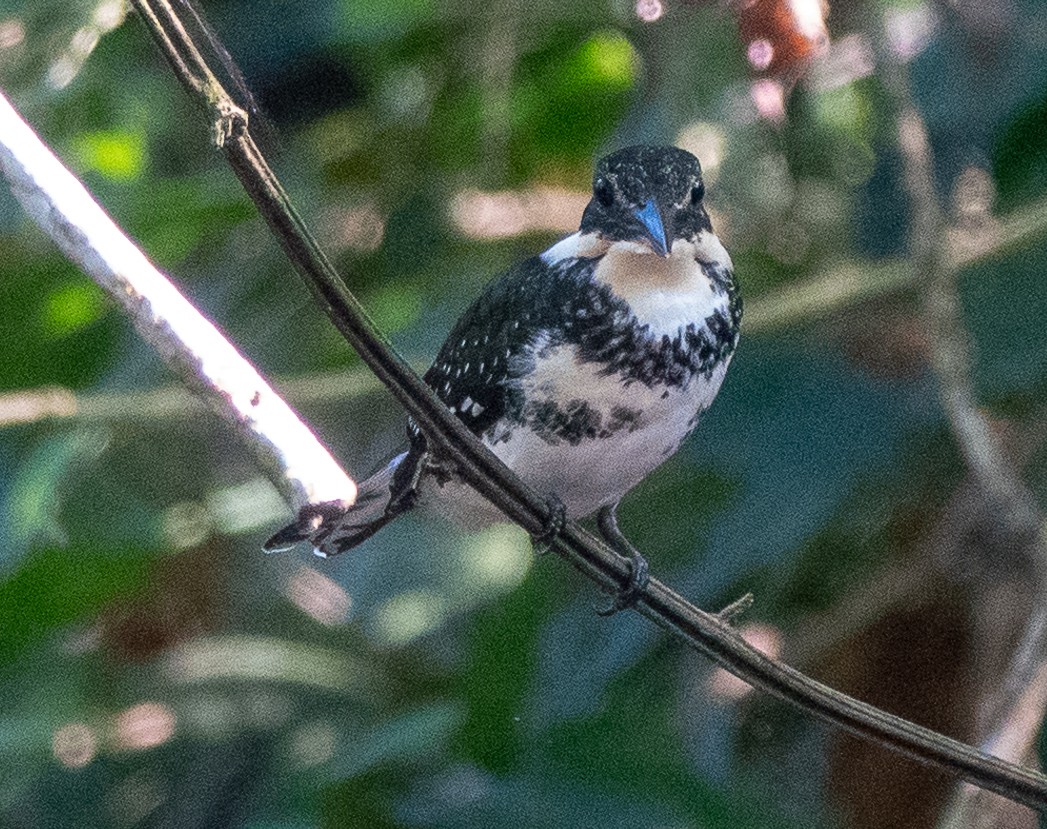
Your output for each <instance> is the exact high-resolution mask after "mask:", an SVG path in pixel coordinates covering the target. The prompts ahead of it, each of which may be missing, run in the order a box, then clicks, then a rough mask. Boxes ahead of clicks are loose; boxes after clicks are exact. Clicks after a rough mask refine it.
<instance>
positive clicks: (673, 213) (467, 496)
mask: <svg viewBox="0 0 1047 829" xmlns="http://www.w3.org/2000/svg"><path fill="white" fill-rule="evenodd" d="M704 197H705V185H704V183H703V181H702V172H701V166H700V165H699V163H698V159H697V158H695V157H694V156H693V155H691V154H690V153H688V152H686V151H684V150H681V149H678V148H676V147H657V146H635V147H627V148H626V149H622V150H618V151H617V152H614V153H611V154H610V155H608V156H607V157H605V158H603V159H601V160H600V161H599V162H598V163H597V165H596V171H595V175H594V177H593V196H592V200H591V201H590V202H589V204H588V206H587V207H586V208H585V212H584V213H583V214H582V221H581V226H580V228H579V230H578V232H577V233H574V234H572V235H570V236H568V237H567V238H566V239H564V240H562V241H561V242H558V243H557V244H555V245H553V246H552V247H551V248H549V249H548V250H546V251H545V252H544V253H542V254H541V255H539V256H536V257H533V258H531V259H527V260H526V261H524V262H521V263H519V264H517V265H516V266H515V267H513V268H511V269H510V270H509V271H508V272H507V273H505V274H503V275H502V276H500V277H499V278H498V279H495V280H494V281H493V282H491V283H490V284H489V285H488V286H487V288H486V290H485V291H484V292H483V294H481V295H480V297H479V298H478V299H477V300H476V301H475V302H474V303H473V304H472V306H471V307H470V308H469V309H468V310H467V311H466V312H465V313H464V314H463V315H462V317H461V318H460V319H459V320H458V323H457V324H456V325H455V327H454V329H453V330H452V331H451V334H450V335H449V336H448V338H447V340H446V342H445V343H444V345H443V347H442V348H441V349H440V352H439V355H438V356H437V358H436V361H435V362H434V363H433V365H432V367H431V368H430V369H429V370H428V371H427V372H426V374H425V378H424V379H425V382H426V383H427V384H428V385H429V386H430V388H432V389H433V391H434V392H435V393H436V394H437V396H438V397H439V398H440V400H441V401H443V402H444V403H445V404H446V405H447V406H448V407H449V408H450V409H451V410H452V411H453V412H455V413H456V414H457V416H458V417H459V418H460V419H461V420H462V421H463V422H464V423H465V424H466V425H468V427H469V428H470V430H471V431H472V432H473V433H474V434H476V435H477V436H478V437H480V438H481V440H482V441H483V442H484V443H485V444H486V445H487V446H488V447H490V449H491V450H492V451H493V452H494V453H495V454H496V455H497V456H498V457H499V458H501V459H502V460H503V461H504V462H505V463H506V464H507V465H508V466H509V467H510V468H511V469H512V470H513V471H514V472H516V474H517V475H519V476H520V477H521V478H522V479H523V480H524V481H525V482H526V483H527V484H529V485H530V486H531V487H533V488H534V489H535V490H536V491H537V492H539V493H542V494H545V495H546V496H548V497H550V499H551V502H552V503H556V504H559V505H562V512H563V513H564V514H565V515H566V516H567V517H570V518H584V517H586V516H589V515H592V514H593V513H599V520H598V526H599V529H600V531H601V533H602V534H603V535H604V537H605V538H607V540H608V541H610V542H611V543H612V545H613V546H615V547H616V548H617V549H619V550H620V551H621V552H623V553H624V554H626V555H630V556H631V557H632V560H633V563H634V568H633V581H634V586H636V587H639V586H640V585H642V583H643V581H644V580H645V578H646V572H645V571H646V565H645V562H643V560H642V558H639V556H638V554H636V553H635V550H634V549H633V548H632V547H631V546H629V545H628V542H626V541H625V539H624V537H623V536H622V535H621V533H619V532H618V528H617V522H616V519H615V509H616V507H617V505H618V502H619V501H620V500H621V499H622V497H623V496H624V495H625V494H626V493H627V492H628V491H629V490H630V489H632V488H633V487H634V486H636V484H638V483H639V482H640V481H642V480H643V479H644V478H645V477H646V476H647V475H649V474H650V473H651V472H652V471H653V470H654V469H655V468H656V467H658V466H659V465H660V464H661V463H662V462H663V461H665V460H666V458H668V457H669V456H670V455H672V454H673V453H674V452H676V450H677V449H678V448H679V446H680V444H681V442H682V441H683V440H684V438H686V437H687V436H688V435H689V434H690V432H691V430H692V429H694V427H695V425H696V424H697V422H698V419H699V417H700V416H701V414H702V413H703V412H704V411H705V410H706V409H708V408H709V406H710V405H711V404H712V402H713V399H714V398H715V397H716V393H717V392H718V391H719V390H720V384H721V383H722V382H723V379H724V374H725V373H726V371H727V366H728V364H729V363H730V361H731V356H732V355H733V353H734V350H735V346H736V345H737V343H738V327H739V323H740V322H741V316H742V301H741V296H740V294H739V292H738V287H737V285H736V283H735V281H734V276H733V269H732V265H731V259H730V257H729V256H728V254H727V251H726V250H724V247H723V245H721V244H720V240H719V239H718V238H717V237H716V234H714V233H713V230H712V225H711V223H710V221H709V215H708V213H707V212H706V210H705V205H704V201H703V200H704ZM408 433H409V436H410V438H411V448H410V449H409V450H408V451H406V452H404V453H403V454H400V455H397V456H396V457H394V458H393V459H392V460H390V461H389V463H388V464H386V465H385V466H384V468H383V469H381V471H379V472H378V473H376V474H375V475H373V476H371V477H370V478H368V479H367V480H366V481H364V482H363V483H362V484H361V485H360V492H359V497H358V499H357V502H356V503H355V504H354V505H353V506H351V507H350V508H349V509H348V510H341V511H336V512H334V513H332V512H330V511H325V510H324V509H323V508H322V506H321V508H318V509H316V510H312V511H309V510H303V512H302V513H301V514H300V516H299V520H298V521H297V522H296V523H294V524H292V525H291V526H289V527H287V528H285V529H284V530H282V531H281V532H279V533H277V534H276V535H274V536H273V537H272V538H271V539H270V540H269V541H268V542H267V544H266V549H268V550H276V549H283V548H285V547H288V546H291V545H292V544H294V543H296V542H298V541H309V542H310V543H312V545H313V548H314V551H315V552H316V553H317V554H318V555H321V556H328V555H335V554H337V553H342V552H345V551H346V550H349V549H351V548H352V547H355V546H356V545H357V544H359V543H360V542H361V541H363V540H364V539H366V538H368V537H369V536H371V535H372V534H373V533H375V532H376V531H377V530H379V529H380V528H381V527H382V526H384V525H385V524H386V523H388V522H389V521H390V520H392V519H393V518H394V517H396V515H398V514H400V513H401V512H403V511H404V510H405V509H408V508H410V507H412V506H414V504H415V503H421V504H435V505H436V506H437V508H438V509H439V510H440V511H441V512H443V513H444V514H446V515H449V516H450V517H452V518H453V519H456V520H457V522H458V523H460V524H463V525H465V526H466V527H480V526H483V525H485V524H488V523H490V522H492V521H498V520H505V519H504V517H503V516H502V514H501V513H500V512H499V511H498V510H497V509H496V508H495V507H494V506H492V505H491V504H490V503H488V502H487V501H486V499H484V498H483V496H481V495H480V494H478V493H477V492H476V491H474V490H473V489H472V488H471V487H470V486H468V485H467V484H465V483H462V482H459V481H457V480H456V479H455V478H454V475H453V473H452V474H447V472H446V470H439V469H438V471H435V472H433V471H430V470H428V469H427V468H426V466H427V464H429V463H430V462H429V461H428V459H427V455H426V450H425V442H424V439H422V437H421V435H420V434H419V433H418V431H417V429H416V428H415V427H414V425H413V424H409V428H408ZM620 598H621V600H620V601H619V602H618V603H617V605H618V606H624V604H627V603H628V601H629V600H630V599H631V598H632V597H629V596H626V597H620Z"/></svg>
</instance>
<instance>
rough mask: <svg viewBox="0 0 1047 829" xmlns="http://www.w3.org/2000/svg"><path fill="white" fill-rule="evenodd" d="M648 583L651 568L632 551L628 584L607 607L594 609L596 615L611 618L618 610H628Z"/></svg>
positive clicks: (640, 556)
mask: <svg viewBox="0 0 1047 829" xmlns="http://www.w3.org/2000/svg"><path fill="white" fill-rule="evenodd" d="M650 581H651V567H650V565H649V564H648V563H647V559H645V558H644V557H643V556H642V555H640V554H639V553H638V552H636V551H633V554H632V555H631V556H630V557H629V583H628V584H627V585H626V586H625V587H623V588H621V589H620V590H619V591H618V592H617V593H615V594H614V597H613V598H612V599H611V603H610V604H609V605H607V607H598V608H596V613H597V615H599V616H613V615H614V614H615V613H617V612H618V611H620V610H628V609H629V608H630V607H632V606H633V605H634V604H636V601H637V599H639V598H640V597H641V596H642V595H643V593H644V591H645V590H646V589H647V584H648V583H649V582H650Z"/></svg>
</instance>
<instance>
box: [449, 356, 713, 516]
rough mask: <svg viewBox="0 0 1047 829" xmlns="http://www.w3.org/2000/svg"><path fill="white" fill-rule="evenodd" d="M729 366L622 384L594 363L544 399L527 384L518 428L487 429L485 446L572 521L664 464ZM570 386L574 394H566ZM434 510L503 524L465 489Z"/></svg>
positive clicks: (452, 491)
mask: <svg viewBox="0 0 1047 829" xmlns="http://www.w3.org/2000/svg"><path fill="white" fill-rule="evenodd" d="M726 370H727V361H724V362H723V363H722V364H721V365H719V366H717V367H716V368H715V369H713V371H712V372H711V373H710V374H709V375H708V376H707V377H703V376H698V377H695V378H693V380H692V381H691V383H690V384H689V385H688V386H687V387H686V388H679V387H677V388H666V387H665V386H663V385H655V386H653V387H648V386H646V385H644V384H642V383H638V382H633V383H630V384H628V385H626V384H624V383H623V382H622V381H621V379H619V378H618V377H616V376H604V377H600V376H599V373H598V371H597V370H596V367H595V366H592V367H589V368H587V369H586V370H585V371H584V372H578V371H576V372H569V373H567V374H563V375H561V382H558V383H557V384H556V386H555V388H546V391H547V392H548V394H546V395H543V394H541V393H539V392H538V390H537V389H536V388H534V387H532V388H531V389H530V391H529V394H528V398H527V406H526V409H525V411H527V412H528V415H529V419H528V420H527V421H525V423H524V424H522V425H515V426H511V427H508V426H507V427H506V428H504V429H502V430H501V431H499V430H495V431H494V432H492V433H491V434H490V435H489V436H488V438H487V439H486V440H485V442H486V443H487V444H488V446H490V447H491V449H492V450H493V451H494V453H495V454H496V455H497V456H498V457H499V458H500V459H501V460H503V461H504V462H505V464H506V465H507V466H509V467H510V468H511V469H512V470H513V471H514V472H515V473H516V474H517V475H519V476H520V477H521V478H522V479H523V480H524V482H525V483H527V484H528V485H529V486H531V487H532V488H533V489H534V490H535V491H537V492H538V493H539V494H544V495H555V496H556V497H558V498H559V499H560V500H561V501H562V502H563V503H564V506H565V507H566V508H567V514H568V516H569V517H571V518H583V517H585V516H587V515H591V514H592V513H594V512H595V511H596V510H598V509H599V508H600V507H603V506H607V505H610V504H615V503H617V502H618V501H619V500H620V499H621V498H622V497H623V496H624V495H625V494H626V493H627V492H628V491H629V490H630V489H632V488H633V487H634V486H636V485H637V484H638V483H639V482H640V481H642V480H643V479H644V478H645V477H647V475H649V474H650V473H651V472H652V471H653V470H654V469H655V468H657V467H658V466H659V465H661V464H662V463H663V462H664V461H665V460H667V459H668V458H669V457H670V456H671V455H672V454H673V453H675V452H676V450H677V449H678V448H679V446H680V443H681V442H682V441H683V439H684V438H686V437H687V435H688V434H690V432H691V430H692V429H693V428H694V426H695V425H696V423H697V420H698V417H699V415H700V414H701V413H702V412H704V411H705V410H706V409H707V408H708V407H709V405H710V404H711V403H712V401H713V398H715V396H716V393H717V391H718V390H719V388H720V384H721V383H722V382H723V377H724V374H725V372H726ZM570 388H574V390H575V391H576V393H577V394H576V396H572V395H571V394H570V393H565V392H566V390H568V389H570ZM440 489H441V491H440V493H439V496H438V500H439V501H440V506H439V509H440V511H441V512H444V513H445V514H447V515H448V516H450V517H452V518H453V519H454V520H455V521H456V522H457V523H459V524H462V525H464V526H466V527H473V528H475V527H480V526H484V525H486V524H489V523H490V522H492V521H496V520H504V519H502V518H501V513H499V512H498V511H497V510H496V509H495V508H494V507H493V506H491V505H490V504H489V503H488V502H487V501H486V500H485V499H483V498H482V497H480V496H479V495H478V494H477V493H474V492H472V490H471V489H470V488H469V487H468V486H465V485H462V484H454V483H451V484H446V485H445V486H443V487H441V488H440Z"/></svg>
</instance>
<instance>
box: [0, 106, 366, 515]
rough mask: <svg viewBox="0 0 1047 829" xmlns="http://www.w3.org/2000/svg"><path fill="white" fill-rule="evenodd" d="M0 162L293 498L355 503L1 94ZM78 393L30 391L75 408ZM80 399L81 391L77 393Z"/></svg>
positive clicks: (78, 258) (270, 398)
mask: <svg viewBox="0 0 1047 829" xmlns="http://www.w3.org/2000/svg"><path fill="white" fill-rule="evenodd" d="M0 170H2V171H3V173H4V175H6V177H7V179H8V181H9V182H10V185H11V190H12V192H13V193H14V195H15V197H16V198H17V199H18V200H19V201H20V202H21V204H22V206H23V207H24V208H25V210H26V212H27V213H28V214H29V215H30V216H31V217H32V218H33V219H34V220H35V221H36V222H37V224H39V225H40V227H42V228H43V229H44V231H45V232H46V233H48V234H49V235H50V236H51V238H52V239H54V240H55V242H56V243H57V244H58V246H59V247H60V248H61V249H62V252H63V253H65V255H66V256H68V257H69V258H70V259H71V260H72V261H74V262H75V263H76V264H77V265H79V266H80V268H81V269H82V270H83V271H84V272H85V273H87V274H89V275H90V276H91V277H92V278H93V279H94V280H95V281H96V282H97V283H98V284H99V285H100V286H101V287H102V289H103V290H105V291H106V292H107V293H108V294H109V296H110V297H111V298H113V299H114V300H115V301H116V302H117V303H118V304H120V305H121V306H122V307H123V309H124V311H125V312H126V313H127V315H128V316H129V317H130V318H131V320H132V321H133V322H134V324H135V327H136V328H137V329H138V332H139V333H140V334H141V335H142V337H143V338H144V339H145V340H147V341H148V342H149V343H151V344H152V345H153V347H154V348H156V350H157V352H158V353H159V354H160V355H161V357H162V358H163V359H164V361H165V362H166V363H167V364H168V366H169V367H170V368H171V369H172V370H174V372H175V373H176V374H178V375H180V376H181V377H182V379H183V380H184V381H185V382H186V383H187V384H188V385H189V386H190V387H191V388H192V389H193V390H194V391H195V392H196V394H197V395H198V396H199V397H201V398H202V399H203V400H205V401H206V402H207V403H209V404H210V405H211V408H212V409H214V410H215V411H217V412H218V413H219V414H220V415H222V416H223V417H225V419H226V420H228V421H229V422H230V423H231V424H232V425H233V427H234V428H235V429H236V430H237V431H238V432H239V433H240V434H241V436H242V437H243V438H244V439H245V442H246V444H247V446H249V447H250V448H251V449H253V450H254V452H255V456H256V457H257V458H258V460H259V462H260V463H261V465H262V466H263V468H265V469H266V471H267V472H269V473H270V475H271V477H272V480H273V482H274V483H275V484H276V485H277V487H278V488H279V489H280V491H281V492H282V493H283V495H284V497H285V498H287V499H288V500H290V501H291V502H293V503H296V504H302V503H308V502H311V501H315V500H316V499H318V498H320V499H323V500H334V501H341V502H343V503H346V504H351V503H352V502H353V500H354V499H355V498H356V484H355V483H354V482H353V481H352V479H351V478H349V476H348V475H346V474H345V471H344V470H343V469H342V468H341V467H340V466H339V465H338V463H337V461H335V460H334V458H332V457H331V455H330V453H329V452H328V451H327V450H326V449H324V447H323V446H322V445H321V444H320V442H319V441H317V439H316V437H315V436H314V435H313V434H312V432H310V431H309V429H308V427H306V426H305V424H304V423H302V421H301V420H300V419H299V417H298V415H297V414H295V412H294V411H292V409H291V408H290V407H289V406H288V405H287V403H286V402H284V400H283V398H281V397H280V396H279V395H278V394H277V393H276V392H274V391H273V390H272V388H270V386H269V384H268V383H266V382H265V380H263V379H262V377H261V375H259V374H258V372H257V371H256V370H255V369H254V367H253V366H252V365H251V364H250V363H249V362H248V361H247V360H246V359H245V358H244V357H243V356H242V355H241V354H240V353H239V352H238V351H237V350H236V349H235V348H234V347H233V346H232V345H231V344H230V343H229V341H228V340H227V339H226V338H225V336H223V335H222V333H221V332H220V331H218V329H217V328H215V326H214V325H213V324H212V323H211V322H210V321H209V320H207V319H206V318H205V317H204V316H203V315H202V314H201V313H200V312H199V311H197V310H196V308H194V307H193V306H192V304H191V303H190V302H189V301H188V300H187V299H186V298H185V297H183V296H182V295H181V294H180V293H179V292H178V290H177V289H176V288H175V287H174V285H172V284H171V283H170V282H169V281H168V279H167V277H165V276H164V275H163V274H162V273H160V272H159V271H158V270H157V269H156V268H155V267H153V265H152V263H150V262H149V260H148V259H146V257H145V256H144V255H143V254H142V252H141V251H140V250H139V249H138V248H137V247H135V244H134V243H133V242H132V241H131V240H130V239H128V238H127V236H126V235H124V233H123V231H121V230H120V228H119V227H117V226H116V224H115V223H114V222H113V220H112V219H111V218H109V216H108V215H106V212H105V211H104V210H103V209H102V208H101V207H100V206H99V204H98V203H97V202H96V201H95V200H94V199H93V198H92V197H91V194H90V193H88V192H87V190H86V189H85V188H84V186H83V185H82V184H81V183H80V182H79V181H78V180H77V179H76V177H75V176H74V175H73V174H72V173H70V172H69V171H68V170H67V169H66V168H65V167H63V166H62V163H61V162H60V161H59V160H58V159H57V158H55V156H54V155H53V154H52V153H51V151H50V150H49V149H48V148H47V147H46V146H44V144H43V142H41V141H40V139H39V138H38V137H37V136H36V134H35V133H34V132H33V131H32V129H30V127H29V126H28V124H26V123H25V122H24V121H23V120H22V119H21V118H20V117H19V115H18V113H17V112H15V110H14V108H13V107H12V106H11V104H10V103H8V101H7V99H6V98H5V97H4V96H3V95H2V94H0ZM71 397H72V396H71V395H68V394H67V395H61V394H60V393H57V392H52V393H51V394H49V395H46V396H42V397H40V396H38V397H37V398H36V399H35V400H24V399H23V401H21V402H22V408H23V409H26V408H28V409H40V408H45V409H47V408H51V409H59V410H62V411H68V410H69V407H70V403H71V401H70V398H71ZM73 405H75V398H74V399H73Z"/></svg>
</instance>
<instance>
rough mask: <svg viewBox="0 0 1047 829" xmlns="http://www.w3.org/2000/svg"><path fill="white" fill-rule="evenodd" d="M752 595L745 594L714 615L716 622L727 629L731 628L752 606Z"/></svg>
mask: <svg viewBox="0 0 1047 829" xmlns="http://www.w3.org/2000/svg"><path fill="white" fill-rule="evenodd" d="M753 601H754V599H753V594H752V593H746V594H745V595H744V596H742V597H741V598H738V599H735V600H734V601H733V602H731V603H730V604H729V605H727V607H725V608H724V609H723V610H721V611H720V612H719V613H714V614H713V615H714V616H715V617H716V619H717V621H719V622H722V623H723V624H725V625H727V626H728V627H730V626H732V625H733V624H734V623H735V622H737V621H738V619H739V618H740V617H741V616H742V614H744V613H745V612H746V611H747V610H748V609H749V608H750V607H752V606H753Z"/></svg>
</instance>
